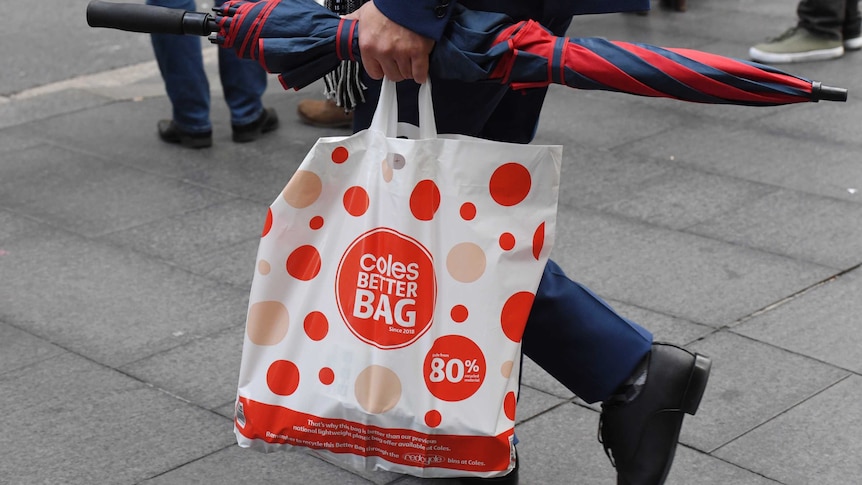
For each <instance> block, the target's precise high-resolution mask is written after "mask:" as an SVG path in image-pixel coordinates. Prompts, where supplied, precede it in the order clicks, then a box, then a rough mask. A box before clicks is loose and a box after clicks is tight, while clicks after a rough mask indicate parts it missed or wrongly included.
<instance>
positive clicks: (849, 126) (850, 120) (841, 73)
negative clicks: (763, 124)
mask: <svg viewBox="0 0 862 485" xmlns="http://www.w3.org/2000/svg"><path fill="white" fill-rule="evenodd" d="M858 60H859V56H856V55H855V54H854V55H853V56H852V57H851V56H848V59H841V60H840V62H836V63H827V64H828V65H827V66H824V67H823V68H821V69H818V70H816V72H812V73H811V74H810V75H809V76H810V77H811V78H812V79H818V80H821V81H823V82H824V83H825V84H832V85H838V86H842V87H846V88H848V89H849V91H850V93H853V94H857V93H859V89H860V88H862V83H860V82H859V81H858V80H857V79H855V76H854V75H852V74H849V73H848V72H847V67H846V64H845V62H854V61H855V62H858ZM830 68H831V71H830ZM812 71H814V70H813V69H812ZM827 81H828V82H827ZM853 94H851V95H850V96H853ZM857 116H858V114H857V113H855V110H854V109H852V108H851V107H850V106H847V105H846V104H843V103H841V104H837V103H836V104H829V105H822V104H820V103H818V104H811V105H806V106H800V107H799V109H796V110H792V111H789V112H787V113H786V114H785V115H783V116H776V117H774V119H770V120H768V121H767V122H768V123H769V126H770V127H771V128H778V129H783V130H787V131H789V132H798V133H800V134H801V135H803V136H805V137H806V138H814V137H816V138H819V139H821V140H823V142H825V143H829V144H831V145H833V146H837V147H840V146H841V145H842V144H847V145H850V146H855V147H856V148H857V149H858V147H859V144H860V141H862V140H860V137H859V132H858V130H857V129H856V128H857V126H856V123H857V122H856V118H857Z"/></svg>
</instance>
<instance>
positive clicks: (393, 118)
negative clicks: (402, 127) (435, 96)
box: [371, 78, 437, 139]
mask: <svg viewBox="0 0 862 485" xmlns="http://www.w3.org/2000/svg"><path fill="white" fill-rule="evenodd" d="M418 104H419V137H420V138H423V139H424V138H437V122H436V121H435V119H434V102H433V100H432V99H431V81H430V80H428V81H426V82H425V83H424V84H422V85H420V86H419V103H418ZM371 129H372V130H376V131H380V132H382V133H383V134H385V135H386V136H387V137H390V138H395V137H396V136H398V90H397V89H396V87H395V82H393V81H390V80H389V79H386V78H384V79H383V82H382V83H381V86H380V98H379V99H378V101H377V108H376V109H375V110H374V117H373V118H371Z"/></svg>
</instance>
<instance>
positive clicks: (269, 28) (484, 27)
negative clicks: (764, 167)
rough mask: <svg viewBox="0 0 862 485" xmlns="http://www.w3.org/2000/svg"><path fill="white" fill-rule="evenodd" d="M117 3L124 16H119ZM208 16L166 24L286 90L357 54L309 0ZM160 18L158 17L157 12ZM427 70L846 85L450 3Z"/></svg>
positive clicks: (716, 84) (540, 77)
mask: <svg viewBox="0 0 862 485" xmlns="http://www.w3.org/2000/svg"><path fill="white" fill-rule="evenodd" d="M147 8H148V7H147V6H145V5H134V4H111V3H106V2H102V1H100V0H94V1H92V2H91V3H90V6H89V7H88V22H89V23H90V25H91V26H98V27H113V28H121V29H124V30H134V31H137V32H143V31H147V30H146V29H147V28H149V29H151V30H150V31H158V32H165V31H167V30H170V29H167V28H166V27H165V22H164V21H162V20H160V21H159V22H160V23H158V25H153V26H151V27H145V26H142V25H143V24H147V23H148V21H146V22H145V21H144V20H140V21H135V22H131V21H130V20H129V19H128V18H127V17H128V16H129V15H132V16H134V15H137V16H138V17H139V18H140V19H143V17H147V16H150V14H149V13H147V12H148V11H147ZM149 8H158V7H149ZM121 10H122V12H123V15H122V16H121V15H118V13H117V12H120V11H121ZM132 10H134V12H137V13H133V12H132ZM164 10H170V9H164ZM215 13H216V14H215V15H214V16H211V15H209V14H202V13H198V12H183V11H178V12H177V15H179V16H180V18H179V20H173V24H172V25H173V27H171V29H173V33H186V34H194V35H208V34H210V33H211V34H212V35H210V40H211V41H212V42H214V43H216V44H219V45H221V46H222V47H224V48H231V49H234V50H235V51H236V53H237V55H238V56H240V57H242V58H246V59H255V60H257V61H258V62H260V64H261V65H262V66H263V67H264V68H265V69H266V70H267V71H269V72H272V73H277V74H278V77H279V80H280V81H281V83H282V85H283V86H284V87H285V89H290V88H292V89H301V88H303V87H305V86H307V85H309V84H311V83H312V82H314V81H316V80H318V79H320V78H322V77H323V76H324V75H325V74H326V73H328V72H330V71H332V70H333V69H335V68H336V67H338V65H339V63H340V62H341V61H342V60H360V59H361V52H360V51H359V40H358V39H359V28H360V27H359V23H358V22H356V21H354V20H348V19H343V18H341V17H340V16H338V15H337V14H335V13H333V12H331V11H329V10H328V9H326V8H324V7H323V6H321V5H319V4H317V3H316V2H315V1H314V0H263V1H249V0H230V1H228V2H226V3H225V4H224V5H222V7H221V8H219V9H215ZM160 15H161V16H162V17H164V16H165V15H164V12H162V13H161V14H160ZM152 17H155V15H152ZM153 22H155V20H154V21H153ZM130 23H134V28H130V27H129V25H128V24H130ZM156 29H158V30H156ZM430 70H431V76H432V77H433V78H442V79H452V80H459V81H464V82H487V81H497V82H501V83H504V84H509V85H511V86H512V87H513V88H514V89H527V88H532V87H543V86H547V85H549V84H561V85H566V86H570V87H572V88H577V89H591V90H605V91H616V92H622V93H628V94H634V95H640V96H651V97H666V98H672V99H679V100H683V101H690V102H699V103H711V104H737V105H747V106H773V105H782V104H790V103H801V102H812V101H814V102H816V101H819V100H828V101H846V99H847V90H846V89H843V88H836V87H830V86H825V85H823V84H822V83H820V82H818V81H811V80H808V79H805V78H802V77H799V76H795V75H792V74H789V73H787V72H784V71H781V70H778V69H775V68H773V67H770V66H767V65H764V64H758V63H755V62H749V61H743V60H738V59H733V58H730V57H725V56H720V55H716V54H709V53H706V52H702V51H697V50H692V49H674V48H663V47H657V46H654V45H649V44H642V43H634V42H619V41H610V40H607V39H603V38H596V37H590V38H567V37H558V36H554V35H553V34H551V33H550V32H549V31H548V30H547V29H545V28H544V27H542V26H541V25H540V24H538V23H537V22H535V21H532V20H527V21H522V22H513V21H512V20H511V19H510V18H509V17H508V16H506V15H503V14H499V13H492V12H479V11H473V10H469V9H467V8H465V7H463V6H461V5H456V6H455V7H454V12H453V14H452V16H451V20H450V22H449V25H448V27H447V29H446V31H445V33H444V35H443V37H442V38H441V39H440V40H439V41H438V42H437V43H436V45H435V47H434V50H433V52H432V54H431V59H430Z"/></svg>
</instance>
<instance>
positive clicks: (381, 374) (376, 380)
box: [354, 365, 401, 414]
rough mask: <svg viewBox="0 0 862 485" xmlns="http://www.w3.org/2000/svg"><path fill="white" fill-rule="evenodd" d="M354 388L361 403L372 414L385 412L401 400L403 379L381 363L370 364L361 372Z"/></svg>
mask: <svg viewBox="0 0 862 485" xmlns="http://www.w3.org/2000/svg"><path fill="white" fill-rule="evenodd" d="M354 389H355V393H356V400H357V401H358V402H359V405H360V406H362V409H364V410H366V411H368V412H369V413H371V414H381V413H385V412H386V411H389V410H390V409H392V408H394V407H395V405H396V404H398V401H400V400H401V379H399V378H398V375H397V374H396V373H395V372H393V371H392V370H390V369H387V368H386V367H383V366H380V365H371V366H368V367H366V368H365V369H364V370H363V371H362V372H360V373H359V375H358V376H357V377H356V382H355V384H354Z"/></svg>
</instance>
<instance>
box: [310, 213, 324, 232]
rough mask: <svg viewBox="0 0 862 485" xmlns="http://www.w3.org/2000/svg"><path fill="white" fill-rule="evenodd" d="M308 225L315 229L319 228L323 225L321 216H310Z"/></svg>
mask: <svg viewBox="0 0 862 485" xmlns="http://www.w3.org/2000/svg"><path fill="white" fill-rule="evenodd" d="M308 227H310V228H311V229H313V230H315V231H316V230H318V229H320V228H321V227H323V218H322V217H320V216H314V217H312V218H311V220H310V221H308Z"/></svg>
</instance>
